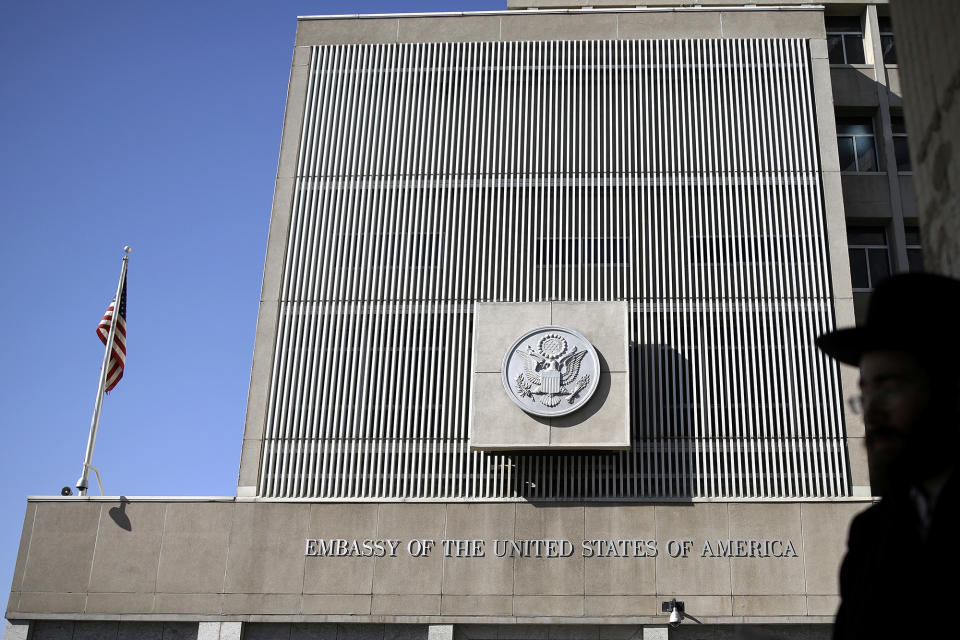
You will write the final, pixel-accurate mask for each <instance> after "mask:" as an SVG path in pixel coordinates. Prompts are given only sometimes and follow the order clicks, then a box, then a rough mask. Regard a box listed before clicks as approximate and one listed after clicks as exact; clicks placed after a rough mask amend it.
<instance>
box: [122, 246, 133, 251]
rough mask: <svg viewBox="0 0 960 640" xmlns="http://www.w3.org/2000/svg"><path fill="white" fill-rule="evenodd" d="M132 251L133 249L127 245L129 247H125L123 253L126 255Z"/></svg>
mask: <svg viewBox="0 0 960 640" xmlns="http://www.w3.org/2000/svg"><path fill="white" fill-rule="evenodd" d="M131 251H132V249H131V248H130V245H127V246H125V247H124V248H123V252H124V253H130V252H131Z"/></svg>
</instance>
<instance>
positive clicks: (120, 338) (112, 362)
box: [97, 274, 127, 391]
mask: <svg viewBox="0 0 960 640" xmlns="http://www.w3.org/2000/svg"><path fill="white" fill-rule="evenodd" d="M115 307H116V300H115V299H114V300H113V301H112V302H110V306H109V307H107V312H106V313H105V314H103V319H102V320H101V321H100V324H99V325H97V336H99V337H100V342H102V343H103V344H104V345H106V344H107V340H108V339H109V338H110V323H111V322H112V321H113V314H114V310H115ZM126 361H127V277H126V274H124V277H123V285H122V286H121V287H120V311H119V314H118V315H117V326H116V330H115V331H114V334H113V347H112V348H111V349H110V359H109V361H108V362H107V379H106V381H105V382H104V387H103V390H104V391H110V390H111V389H113V388H114V387H115V386H117V383H118V382H120V378H122V377H123V368H124V365H125V364H126Z"/></svg>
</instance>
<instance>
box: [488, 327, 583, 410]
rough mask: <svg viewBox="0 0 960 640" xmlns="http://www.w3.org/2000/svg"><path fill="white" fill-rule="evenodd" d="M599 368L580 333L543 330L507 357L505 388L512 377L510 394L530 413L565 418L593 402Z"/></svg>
mask: <svg viewBox="0 0 960 640" xmlns="http://www.w3.org/2000/svg"><path fill="white" fill-rule="evenodd" d="M551 329H552V330H551ZM571 342H573V343H574V344H571ZM576 343H580V344H579V345H578V344H576ZM588 355H589V356H590V357H589V358H588V357H587V356H588ZM598 365H599V362H598V361H597V357H596V354H595V353H593V348H592V346H591V345H590V343H589V342H588V341H587V340H586V338H584V337H583V336H581V335H580V334H579V333H576V332H574V331H572V330H570V329H564V328H561V327H543V328H541V329H539V330H535V331H533V332H530V333H528V334H527V335H526V336H524V337H523V338H521V339H520V340H518V341H517V342H516V343H515V344H514V346H513V347H511V350H510V351H509V352H508V353H507V357H506V359H505V369H504V375H505V379H504V386H508V382H507V378H506V376H508V375H509V376H510V383H509V386H508V389H507V390H508V391H509V392H511V395H512V396H513V398H514V402H517V404H519V405H520V406H521V407H523V408H524V410H526V411H529V412H531V413H535V414H537V415H545V416H552V415H563V414H565V413H569V412H570V411H573V410H575V409H576V408H577V407H578V406H579V405H581V404H583V401H584V400H585V399H586V398H589V396H590V394H591V393H592V392H593V390H594V388H595V387H596V380H595V377H596V375H597V374H598V373H599V367H598ZM591 382H592V383H593V384H591Z"/></svg>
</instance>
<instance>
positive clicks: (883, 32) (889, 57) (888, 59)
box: [878, 16, 897, 64]
mask: <svg viewBox="0 0 960 640" xmlns="http://www.w3.org/2000/svg"><path fill="white" fill-rule="evenodd" d="M878 22H879V24H880V48H881V49H883V64H897V47H896V46H895V45H894V43H893V25H892V24H891V23H890V18H887V17H884V16H881V17H880V18H879V19H878Z"/></svg>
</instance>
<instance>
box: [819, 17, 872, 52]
mask: <svg viewBox="0 0 960 640" xmlns="http://www.w3.org/2000/svg"><path fill="white" fill-rule="evenodd" d="M826 28H827V51H828V55H829V58H830V64H863V63H864V58H863V26H861V24H860V18H858V17H855V16H853V17H851V16H827V18H826Z"/></svg>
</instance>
